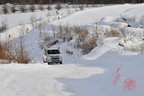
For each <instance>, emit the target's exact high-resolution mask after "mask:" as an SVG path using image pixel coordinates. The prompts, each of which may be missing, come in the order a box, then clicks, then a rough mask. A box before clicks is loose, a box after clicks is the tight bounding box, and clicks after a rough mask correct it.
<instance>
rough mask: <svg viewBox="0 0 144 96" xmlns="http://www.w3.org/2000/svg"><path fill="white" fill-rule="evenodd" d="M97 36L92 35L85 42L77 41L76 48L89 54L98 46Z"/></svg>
mask: <svg viewBox="0 0 144 96" xmlns="http://www.w3.org/2000/svg"><path fill="white" fill-rule="evenodd" d="M96 42H97V38H96V37H94V36H92V37H89V38H87V39H86V40H85V41H83V42H75V44H74V48H77V49H81V52H82V54H83V55H85V54H88V53H89V52H90V51H91V50H92V49H93V48H95V47H96V46H97V44H96Z"/></svg>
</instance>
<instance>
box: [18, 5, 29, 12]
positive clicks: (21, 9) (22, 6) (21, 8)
mask: <svg viewBox="0 0 144 96" xmlns="http://www.w3.org/2000/svg"><path fill="white" fill-rule="evenodd" d="M19 10H20V11H21V12H26V11H27V8H26V5H21V6H19Z"/></svg>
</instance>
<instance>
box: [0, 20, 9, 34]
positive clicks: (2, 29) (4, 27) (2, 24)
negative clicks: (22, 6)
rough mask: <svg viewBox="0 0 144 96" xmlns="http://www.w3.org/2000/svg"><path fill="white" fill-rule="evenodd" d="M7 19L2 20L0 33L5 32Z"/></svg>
mask: <svg viewBox="0 0 144 96" xmlns="http://www.w3.org/2000/svg"><path fill="white" fill-rule="evenodd" d="M7 22H8V21H7V19H6V18H5V19H3V20H2V22H1V25H0V32H3V31H4V30H6V29H7V28H8V23H7Z"/></svg>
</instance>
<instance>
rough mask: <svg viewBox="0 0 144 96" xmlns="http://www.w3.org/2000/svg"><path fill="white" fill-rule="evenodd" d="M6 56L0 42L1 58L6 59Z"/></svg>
mask: <svg viewBox="0 0 144 96" xmlns="http://www.w3.org/2000/svg"><path fill="white" fill-rule="evenodd" d="M5 56H6V52H5V50H4V48H3V46H2V44H1V43H0V59H5Z"/></svg>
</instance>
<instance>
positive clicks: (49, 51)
mask: <svg viewBox="0 0 144 96" xmlns="http://www.w3.org/2000/svg"><path fill="white" fill-rule="evenodd" d="M47 52H48V54H60V52H59V50H47Z"/></svg>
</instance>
